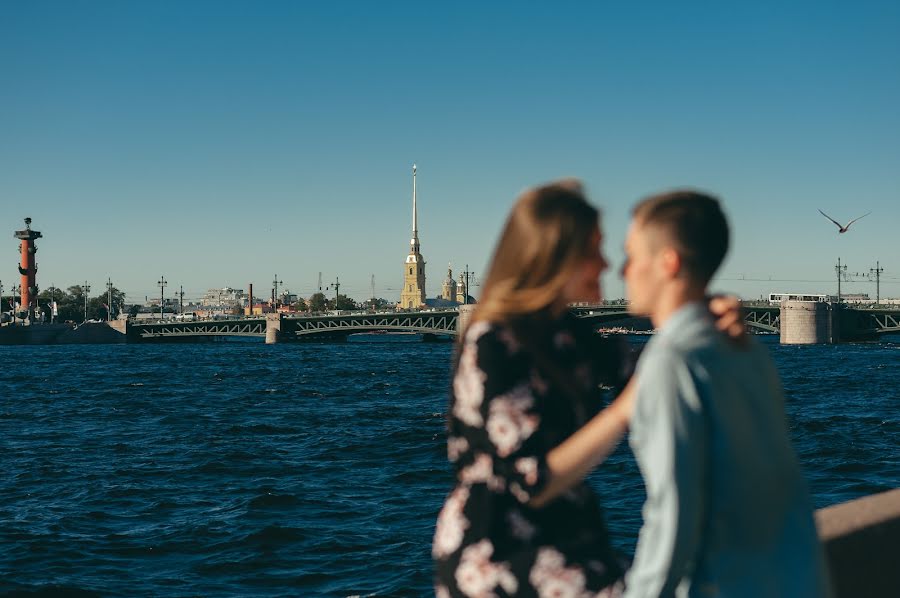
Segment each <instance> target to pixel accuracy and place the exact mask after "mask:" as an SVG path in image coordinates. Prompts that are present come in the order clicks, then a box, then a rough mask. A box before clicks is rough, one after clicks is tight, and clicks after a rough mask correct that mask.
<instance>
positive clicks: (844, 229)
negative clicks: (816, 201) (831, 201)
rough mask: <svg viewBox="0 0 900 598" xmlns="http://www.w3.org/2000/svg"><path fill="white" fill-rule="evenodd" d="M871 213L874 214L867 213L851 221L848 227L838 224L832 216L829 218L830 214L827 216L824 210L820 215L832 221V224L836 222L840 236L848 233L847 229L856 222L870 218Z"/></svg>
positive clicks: (820, 211)
mask: <svg viewBox="0 0 900 598" xmlns="http://www.w3.org/2000/svg"><path fill="white" fill-rule="evenodd" d="M871 213H872V212H866V213H865V214H863V215H862V216H859V217H857V218H854V219H853V220H851V221H850V222H848V223H847V224H846V225H843V224H841V223H840V222H838V221H837V220H835V219H834V218H832V217H831V216H829V215H828V214H826V213H825V212H823V211H822V210H819V214H821V215H823V216H825V217H826V218H828V219H829V220H831V221H832V222H834V223H835V224H836V225H837V227H838V234H841V233H845V232H847V229H848V228H850V225H851V224H853V223H854V222H856V221H857V220H859V219H860V218H865V217H866V216H868V215H869V214H871Z"/></svg>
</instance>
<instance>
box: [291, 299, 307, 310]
mask: <svg viewBox="0 0 900 598" xmlns="http://www.w3.org/2000/svg"><path fill="white" fill-rule="evenodd" d="M306 307H307V305H306V301H304V300H303V298H302V297H300V298H298V299H297V302H296V303H294V309H296V310H297V311H306Z"/></svg>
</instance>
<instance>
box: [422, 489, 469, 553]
mask: <svg viewBox="0 0 900 598" xmlns="http://www.w3.org/2000/svg"><path fill="white" fill-rule="evenodd" d="M467 500H469V489H468V488H467V487H465V486H460V487H458V488H456V489H455V490H454V491H453V492H451V493H450V496H448V497H447V502H445V503H444V508H443V509H441V513H440V515H438V520H437V525H436V526H435V530H434V541H433V543H432V546H431V554H432V556H434V557H435V558H439V559H441V558H446V557H448V556H449V555H451V554H453V552H454V551H455V550H456V549H457V548H459V546H460V544H462V541H463V535H464V534H465V532H466V530H467V529H469V520H468V519H466V516H465V515H464V514H463V508H464V507H465V506H466V501H467Z"/></svg>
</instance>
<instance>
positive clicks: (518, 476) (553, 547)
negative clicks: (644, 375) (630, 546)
mask: <svg viewBox="0 0 900 598" xmlns="http://www.w3.org/2000/svg"><path fill="white" fill-rule="evenodd" d="M538 328H539V329H538V330H535V329H534V327H531V329H530V330H529V339H530V341H531V342H530V343H528V346H529V347H540V348H541V349H539V350H540V351H542V353H543V355H542V356H540V357H541V358H539V356H537V355H535V351H532V350H529V349H527V348H526V343H524V342H522V338H521V335H517V334H516V333H515V332H514V329H513V328H512V327H510V326H507V325H497V324H489V323H485V322H477V323H474V324H472V325H471V326H469V328H468V330H467V331H466V334H465V337H464V339H463V343H462V347H461V350H460V354H459V360H458V364H457V366H456V372H455V375H454V378H453V387H452V390H451V399H450V406H449V414H448V419H449V425H448V427H449V430H448V439H447V453H448V457H449V459H450V461H451V462H452V463H453V465H454V467H455V470H456V485H455V487H454V488H453V491H452V492H451V493H450V495H449V496H448V497H447V500H446V502H445V504H444V507H443V509H442V510H441V512H440V515H439V516H438V520H437V526H436V529H435V536H434V543H433V546H432V556H433V557H434V561H435V570H436V581H435V593H436V595H437V597H438V598H445V597H450V596H454V597H456V596H467V597H470V598H474V597H479V598H481V597H498V598H499V597H504V596H538V597H541V598H543V597H545V596H546V597H550V596H552V597H554V598H563V597H569V596H572V597H576V596H577V597H582V596H618V595H619V594H620V593H621V591H622V589H623V588H622V583H621V579H622V577H623V574H624V570H623V567H622V564H621V562H620V560H619V557H618V555H617V554H616V553H615V552H614V551H613V549H612V547H611V546H610V543H609V537H608V533H607V529H606V524H605V521H604V517H603V512H602V510H601V508H600V506H599V503H598V500H597V497H596V496H595V494H594V493H593V492H592V491H591V489H590V488H589V487H588V485H587V484H586V483H584V482H582V483H580V484H578V485H576V486H575V487H574V488H572V489H570V490H568V491H566V492H565V493H563V494H562V495H560V496H559V497H557V498H556V499H554V500H553V501H551V502H550V503H548V504H546V505H545V506H544V507H542V508H532V507H529V506H528V504H527V503H528V502H529V500H530V499H531V498H533V497H534V496H536V495H538V494H539V493H540V492H541V490H542V489H543V488H544V486H545V483H546V481H547V476H548V473H547V464H546V456H547V453H548V451H550V449H552V448H553V447H555V446H557V445H558V444H559V443H561V442H562V441H563V440H565V439H566V438H567V437H568V436H570V435H571V434H572V433H573V432H575V431H576V430H577V429H578V428H580V427H581V426H582V425H584V423H585V422H586V421H587V420H588V419H590V417H592V416H593V415H594V414H596V413H597V412H598V411H599V409H600V408H601V407H602V404H603V402H602V400H603V396H602V391H601V390H600V388H599V384H600V383H605V384H610V385H614V386H615V385H620V384H621V383H622V382H623V380H624V379H625V376H626V374H627V373H628V372H626V371H625V370H626V368H627V366H626V361H627V360H626V358H625V355H624V353H625V352H624V351H623V350H622V347H621V346H619V345H616V344H615V343H614V342H612V341H609V340H608V339H603V338H600V337H599V336H597V335H595V334H593V333H592V332H591V331H590V330H589V329H587V328H586V327H583V326H582V325H580V323H579V322H578V321H577V320H576V319H575V318H574V317H572V316H569V315H567V316H566V317H564V318H562V319H561V320H559V321H555V322H550V323H548V324H546V325H545V326H539V327H538ZM573 391H574V392H573Z"/></svg>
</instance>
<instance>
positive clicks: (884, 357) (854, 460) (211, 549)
mask: <svg viewBox="0 0 900 598" xmlns="http://www.w3.org/2000/svg"><path fill="white" fill-rule="evenodd" d="M633 340H634V341H635V342H640V341H641V339H633ZM763 340H764V342H765V343H766V344H767V345H768V346H769V348H770V350H771V352H772V354H773V357H774V359H775V361H776V364H777V365H778V368H779V371H780V372H781V375H782V378H783V382H784V386H785V389H786V395H787V410H788V418H789V420H790V423H791V434H792V436H793V440H794V443H795V447H796V449H797V452H798V454H799V457H800V460H801V462H802V464H803V467H804V469H805V471H806V474H807V476H808V478H809V481H810V486H811V490H812V493H813V499H814V501H815V504H816V506H817V507H822V506H826V505H829V504H833V503H835V502H841V501H845V500H849V499H853V498H857V497H860V496H864V495H867V494H871V493H874V492H878V491H881V490H887V489H890V488H894V487H898V486H900V451H898V445H900V416H898V414H900V390H898V387H897V384H896V372H897V371H898V366H900V339H894V342H891V341H890V340H886V341H883V342H881V343H871V344H851V345H838V346H825V345H822V346H804V347H798V346H781V345H779V344H778V343H777V337H767V338H764V339H763ZM451 350H452V346H451V345H450V344H440V343H422V342H420V341H419V339H418V337H415V336H387V335H372V336H357V337H352V338H351V340H350V341H349V342H346V343H334V344H279V345H265V344H263V343H262V342H261V340H253V341H245V342H218V343H210V344H197V345H107V346H104V345H95V346H59V347H0V359H2V363H3V364H4V367H3V368H2V375H0V448H2V455H3V466H2V468H0V592H9V591H16V590H18V591H21V592H24V594H23V595H28V594H31V593H32V592H38V591H42V590H43V591H46V590H54V589H55V590H63V591H65V592H72V593H75V594H76V595H77V594H80V595H83V596H94V595H99V596H116V595H128V596H186V595H191V596H196V595H203V596H221V595H228V596H238V595H239V596H250V595H260V596H341V597H345V596H426V595H428V594H429V593H430V588H431V560H430V542H431V535H432V533H433V529H434V519H435V516H436V514H437V512H438V510H439V509H440V506H441V504H442V502H443V499H444V496H445V494H446V492H447V491H448V490H449V488H450V486H451V482H452V480H451V475H452V474H451V471H450V468H449V466H448V463H447V461H446V457H445V447H444V413H445V407H446V400H447V392H446V390H447V387H448V384H449V362H450V354H451ZM591 482H592V483H593V484H594V485H595V486H596V488H597V490H598V492H599V494H600V496H601V497H602V500H603V503H604V506H605V508H606V510H607V514H608V516H609V521H610V528H611V531H612V532H613V534H614V536H615V538H616V541H617V544H618V546H619V547H620V548H622V549H623V550H624V551H626V552H628V551H631V550H632V549H633V547H634V543H635V539H636V534H637V530H638V527H639V525H640V506H641V503H642V501H643V488H642V484H641V480H640V476H639V474H638V471H637V468H636V466H635V463H634V460H633V459H632V457H631V455H630V453H629V451H628V449H627V445H623V446H622V447H620V449H619V450H618V451H617V452H616V453H615V454H614V455H613V456H612V457H611V459H610V460H609V461H607V463H605V464H604V465H603V466H602V468H601V469H600V471H598V472H597V473H595V474H594V475H593V476H592V477H591Z"/></svg>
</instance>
